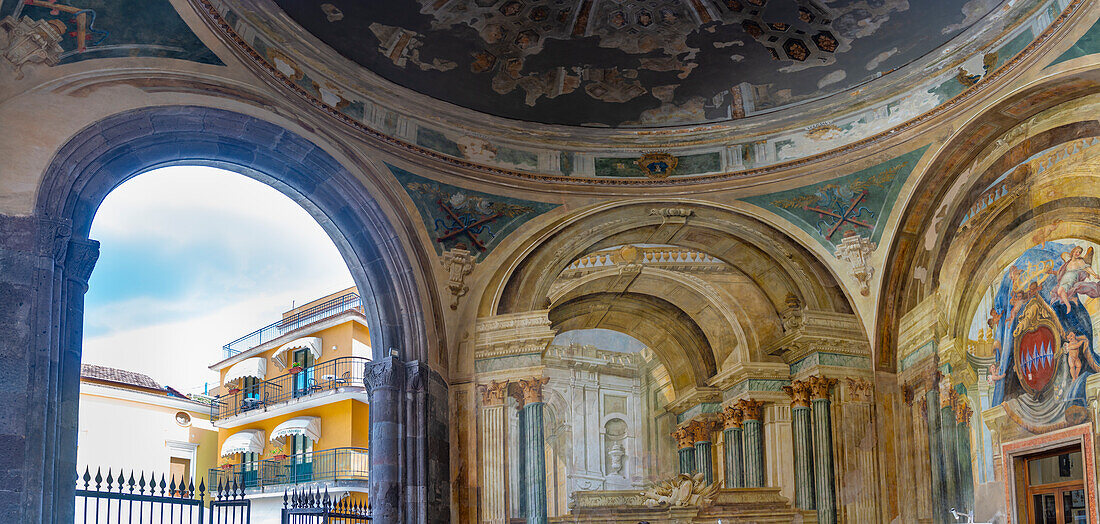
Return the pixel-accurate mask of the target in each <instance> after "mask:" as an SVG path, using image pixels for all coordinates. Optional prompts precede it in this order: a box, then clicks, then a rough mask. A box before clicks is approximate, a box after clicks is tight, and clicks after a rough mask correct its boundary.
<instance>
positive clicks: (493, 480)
mask: <svg viewBox="0 0 1100 524" xmlns="http://www.w3.org/2000/svg"><path fill="white" fill-rule="evenodd" d="M507 389H508V382H497V381H495V380H494V381H493V382H490V383H489V384H482V385H480V386H478V391H479V392H480V393H481V410H480V417H479V418H480V420H479V424H478V426H479V427H480V429H481V431H480V432H479V434H478V440H479V441H480V442H479V443H478V449H479V450H480V452H481V453H480V456H481V465H480V471H481V521H482V522H488V523H491V524H504V523H505V522H507V521H508V515H507V513H506V511H507V509H508V504H507V501H506V500H505V493H506V491H505V473H504V467H505V449H504V444H505V442H506V440H505V439H504V425H505V422H506V421H505V418H504V394H505V392H506V391H507Z"/></svg>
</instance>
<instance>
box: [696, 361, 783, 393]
mask: <svg viewBox="0 0 1100 524" xmlns="http://www.w3.org/2000/svg"><path fill="white" fill-rule="evenodd" d="M790 378H791V366H790V365H789V364H784V363H782V362H744V363H737V364H735V365H733V366H729V367H727V368H726V369H725V370H723V371H722V372H721V373H719V374H717V375H715V376H714V377H713V378H711V379H710V380H709V381H708V382H709V383H710V385H711V386H713V387H715V388H718V389H720V390H722V391H726V390H729V389H730V388H732V387H734V386H736V385H738V384H740V383H742V382H744V381H746V380H749V379H758V380H783V381H786V380H790Z"/></svg>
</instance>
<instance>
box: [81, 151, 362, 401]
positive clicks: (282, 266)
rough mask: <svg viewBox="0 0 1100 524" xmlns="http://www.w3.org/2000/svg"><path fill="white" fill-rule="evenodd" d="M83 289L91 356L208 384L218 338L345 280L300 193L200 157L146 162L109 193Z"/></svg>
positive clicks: (177, 383)
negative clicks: (191, 162) (177, 163)
mask: <svg viewBox="0 0 1100 524" xmlns="http://www.w3.org/2000/svg"><path fill="white" fill-rule="evenodd" d="M91 238H93V239H95V240H98V241H100V243H101V247H100V257H99V261H98V262H97V263H96V266H95V269H94V270H93V271H92V276H91V279H90V281H89V288H88V294H87V295H86V297H85V320H84V356H83V361H84V362H85V363H90V364H100V365H104V366H111V367H119V368H123V369H128V370H131V371H139V372H142V373H146V374H148V375H150V376H152V377H153V378H154V379H156V380H157V381H158V382H160V383H162V384H166V385H171V386H173V387H175V388H177V389H180V390H184V391H187V392H192V391H196V390H197V391H201V386H202V384H203V383H205V382H210V384H211V387H213V385H214V384H216V382H217V375H216V374H215V373H214V372H212V371H210V370H209V368H208V366H209V365H210V364H213V363H214V362H216V361H218V360H220V359H221V347H222V345H223V344H225V343H227V342H229V341H231V340H234V339H236V338H237V337H240V336H242V335H245V334H247V333H249V332H251V331H253V330H255V329H258V328H260V327H262V326H264V325H267V324H269V323H271V322H274V321H275V320H277V319H278V318H279V316H280V315H281V313H282V312H283V311H285V310H287V309H290V307H291V305H292V303H297V304H302V303H304V302H308V301H310V300H313V299H315V298H318V297H320V296H323V295H326V294H329V293H332V292H335V291H339V290H341V289H344V288H347V287H349V286H351V285H352V280H351V274H350V273H349V272H348V269H347V266H346V265H345V264H344V261H343V259H342V258H341V256H340V254H339V252H338V251H337V250H336V246H335V245H334V244H333V243H332V241H331V240H330V239H329V237H328V236H327V235H326V234H325V232H324V231H323V230H322V229H321V227H320V226H319V225H318V224H317V222H316V221H315V220H314V219H313V218H312V217H311V216H310V215H309V214H308V213H307V212H306V211H305V210H304V209H302V208H301V207H300V206H298V204H296V203H295V202H294V201H292V200H290V198H288V197H286V196H285V195H283V194H282V193H279V192H278V191H276V190H275V189H272V188H271V187H269V186H267V185H266V184H263V183H261V182H257V181H255V180H252V179H250V178H247V177H245V176H242V175H239V174H236V173H231V172H228V171H223V170H220V169H215V168H209V167H170V168H164V169H159V170H156V171H152V172H149V173H146V174H143V175H141V176H138V177H136V178H134V179H131V180H129V181H127V182H126V183H124V184H122V185H121V186H119V187H118V188H117V189H115V190H114V191H113V192H112V193H111V194H109V195H107V198H106V200H104V202H103V205H102V206H100V208H99V211H98V212H97V213H96V216H95V220H94V222H93V223H92V231H91Z"/></svg>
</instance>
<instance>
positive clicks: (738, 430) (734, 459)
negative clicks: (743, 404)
mask: <svg viewBox="0 0 1100 524" xmlns="http://www.w3.org/2000/svg"><path fill="white" fill-rule="evenodd" d="M743 419H744V414H743V413H742V412H741V409H740V408H738V407H735V406H728V407H726V409H725V410H723V411H722V421H723V422H724V427H725V429H724V430H723V432H722V439H723V441H724V442H725V448H726V452H725V468H726V469H725V473H726V487H727V488H743V487H745V469H744V466H743V463H742V460H741V458H742V453H743V451H742V448H743V447H742V440H741V434H742V432H743V431H744V430H743V429H742V427H741V425H742V420H743Z"/></svg>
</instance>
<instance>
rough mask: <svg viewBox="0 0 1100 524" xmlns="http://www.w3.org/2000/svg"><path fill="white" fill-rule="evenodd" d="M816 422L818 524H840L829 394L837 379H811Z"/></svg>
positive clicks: (815, 471) (812, 407)
mask: <svg viewBox="0 0 1100 524" xmlns="http://www.w3.org/2000/svg"><path fill="white" fill-rule="evenodd" d="M806 381H807V383H808V384H809V386H810V404H811V410H812V414H811V415H812V420H813V434H814V438H813V446H814V474H815V475H814V477H815V478H814V484H815V488H816V491H817V497H816V501H815V502H816V504H817V522H818V524H836V521H837V517H836V485H835V481H834V476H833V428H832V426H833V424H832V415H831V414H830V413H829V408H830V406H829V404H830V401H829V392H830V390H831V389H832V387H833V385H834V384H836V379H831V378H824V377H818V376H814V377H810V378H808V379H807V380H806Z"/></svg>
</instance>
